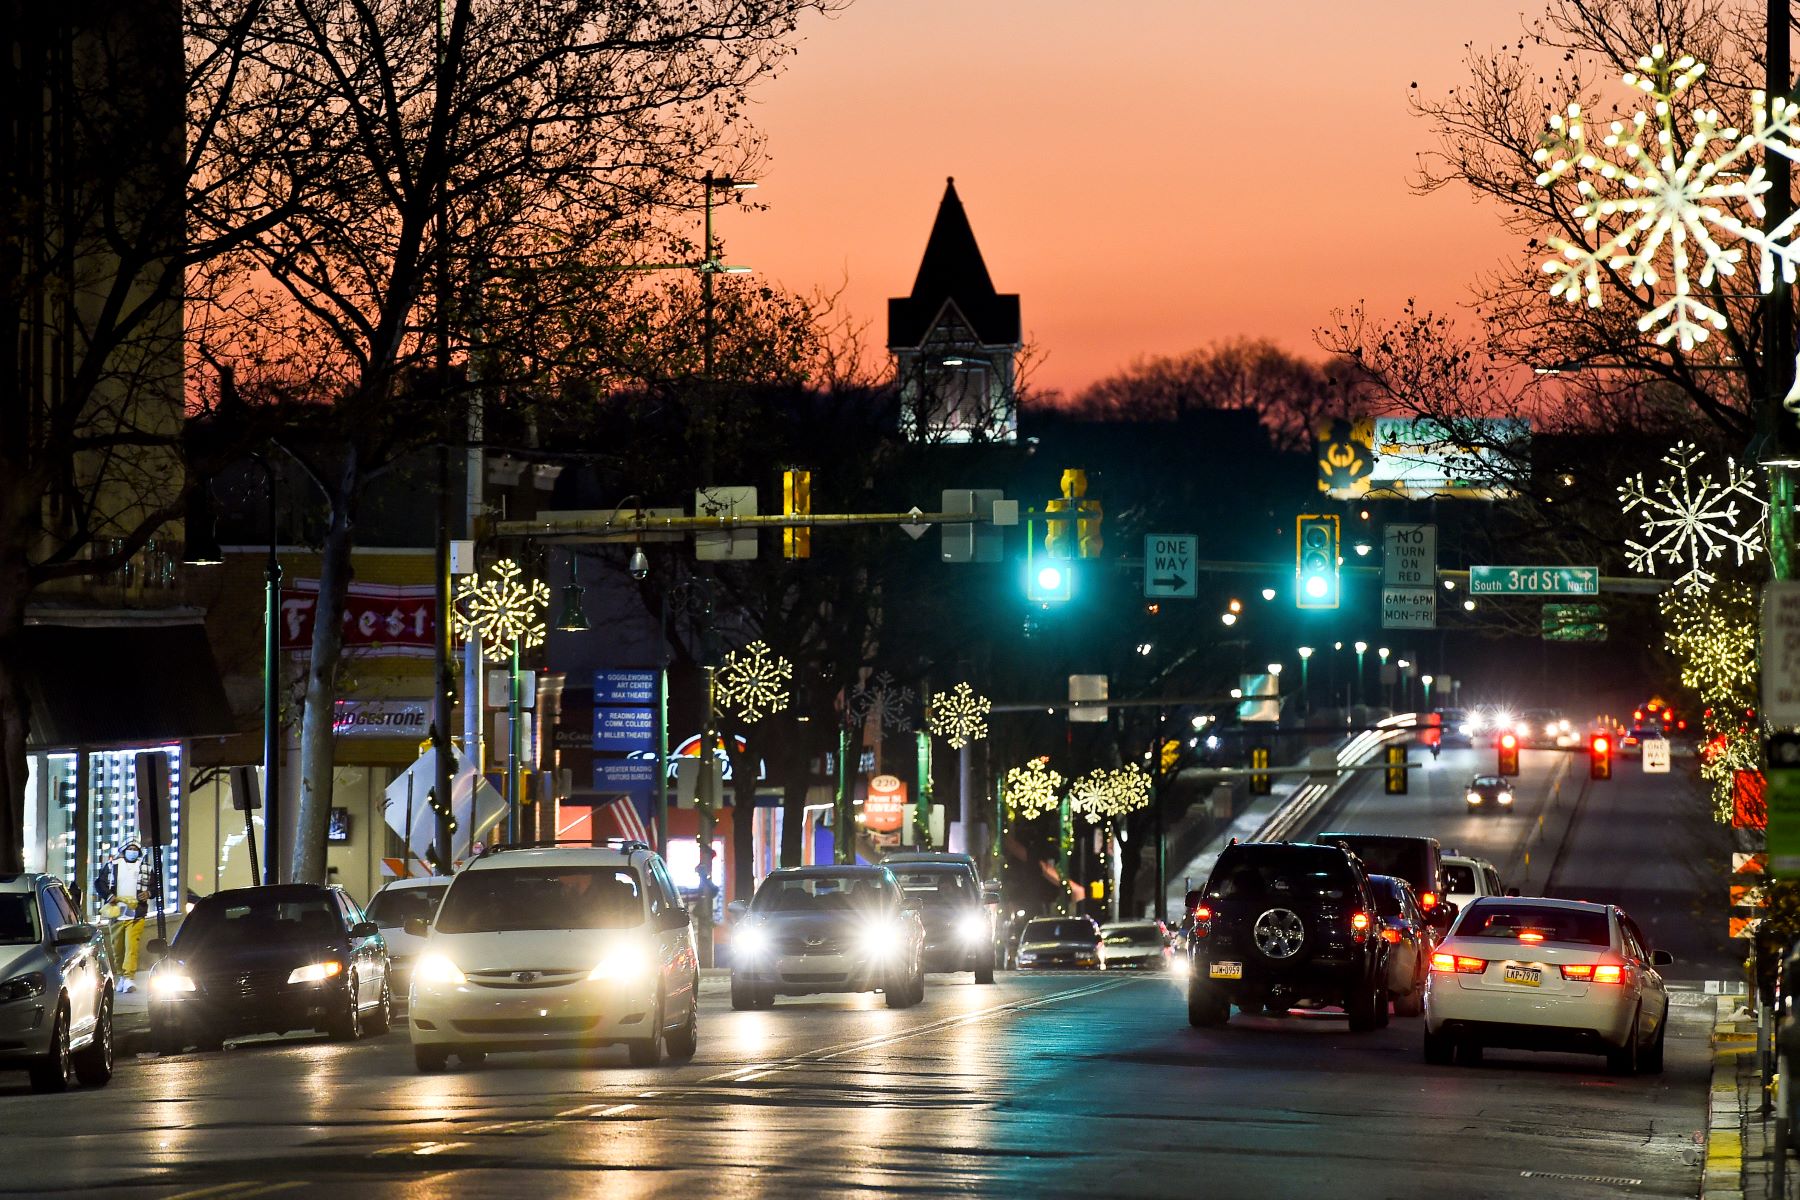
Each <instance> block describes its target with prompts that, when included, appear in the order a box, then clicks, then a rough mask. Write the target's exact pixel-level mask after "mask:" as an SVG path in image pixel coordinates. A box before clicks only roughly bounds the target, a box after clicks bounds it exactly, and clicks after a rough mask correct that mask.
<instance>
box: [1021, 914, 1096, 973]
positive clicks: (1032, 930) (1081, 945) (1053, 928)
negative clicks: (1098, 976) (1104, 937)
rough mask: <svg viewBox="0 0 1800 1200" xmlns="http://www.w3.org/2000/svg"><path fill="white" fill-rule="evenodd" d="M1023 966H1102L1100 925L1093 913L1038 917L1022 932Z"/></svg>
mask: <svg viewBox="0 0 1800 1200" xmlns="http://www.w3.org/2000/svg"><path fill="white" fill-rule="evenodd" d="M1018 963H1019V970H1021V971H1030V970H1034V969H1036V968H1039V967H1081V968H1089V967H1092V968H1098V967H1099V966H1100V927H1099V926H1098V925H1096V924H1094V922H1093V920H1092V919H1091V918H1089V917H1036V918H1033V919H1032V920H1030V921H1027V922H1025V928H1024V930H1023V931H1022V932H1021V933H1020V934H1019V957H1018Z"/></svg>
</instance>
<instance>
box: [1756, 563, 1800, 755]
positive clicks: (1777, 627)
mask: <svg viewBox="0 0 1800 1200" xmlns="http://www.w3.org/2000/svg"><path fill="white" fill-rule="evenodd" d="M1761 716H1762V718H1763V720H1765V721H1767V722H1768V723H1769V724H1771V725H1800V582H1796V581H1793V580H1771V581H1770V582H1768V583H1765V584H1764V585H1763V611H1762V713H1761Z"/></svg>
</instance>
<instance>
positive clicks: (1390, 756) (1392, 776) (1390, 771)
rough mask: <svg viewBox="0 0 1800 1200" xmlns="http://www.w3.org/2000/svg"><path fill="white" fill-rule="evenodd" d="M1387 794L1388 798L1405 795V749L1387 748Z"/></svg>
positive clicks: (1401, 747)
mask: <svg viewBox="0 0 1800 1200" xmlns="http://www.w3.org/2000/svg"><path fill="white" fill-rule="evenodd" d="M1383 774H1385V775H1386V776H1387V788H1386V789H1385V790H1386V791H1387V794H1388V795H1390V796H1404V795H1406V747H1405V746H1389V747H1388V748H1387V770H1386V771H1385V772H1383Z"/></svg>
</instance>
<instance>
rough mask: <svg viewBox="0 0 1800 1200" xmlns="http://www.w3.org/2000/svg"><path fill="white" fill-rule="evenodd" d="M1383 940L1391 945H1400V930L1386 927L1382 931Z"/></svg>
mask: <svg viewBox="0 0 1800 1200" xmlns="http://www.w3.org/2000/svg"><path fill="white" fill-rule="evenodd" d="M1381 940H1382V941H1384V942H1386V943H1387V944H1388V945H1390V946H1398V945H1399V944H1400V931H1399V930H1398V929H1384V930H1382V931H1381Z"/></svg>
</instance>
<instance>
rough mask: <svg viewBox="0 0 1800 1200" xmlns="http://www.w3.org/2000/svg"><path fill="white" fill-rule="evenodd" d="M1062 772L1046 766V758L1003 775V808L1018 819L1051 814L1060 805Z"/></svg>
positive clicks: (1047, 762) (1048, 762) (1033, 761)
mask: <svg viewBox="0 0 1800 1200" xmlns="http://www.w3.org/2000/svg"><path fill="white" fill-rule="evenodd" d="M1065 782H1067V781H1066V780H1065V779H1063V777H1062V772H1060V771H1057V770H1055V769H1053V768H1052V767H1051V766H1050V760H1049V759H1047V758H1034V759H1032V760H1031V761H1030V762H1029V763H1026V764H1025V765H1024V766H1022V767H1014V768H1013V769H1012V770H1010V771H1008V772H1007V773H1006V809H1007V812H1008V813H1009V814H1010V815H1012V816H1015V817H1018V818H1019V819H1020V820H1025V821H1029V820H1031V818H1033V817H1040V816H1043V815H1044V814H1045V813H1047V812H1055V811H1056V809H1057V807H1058V806H1059V805H1060V804H1061V803H1062V792H1063V784H1064V783H1065Z"/></svg>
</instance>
